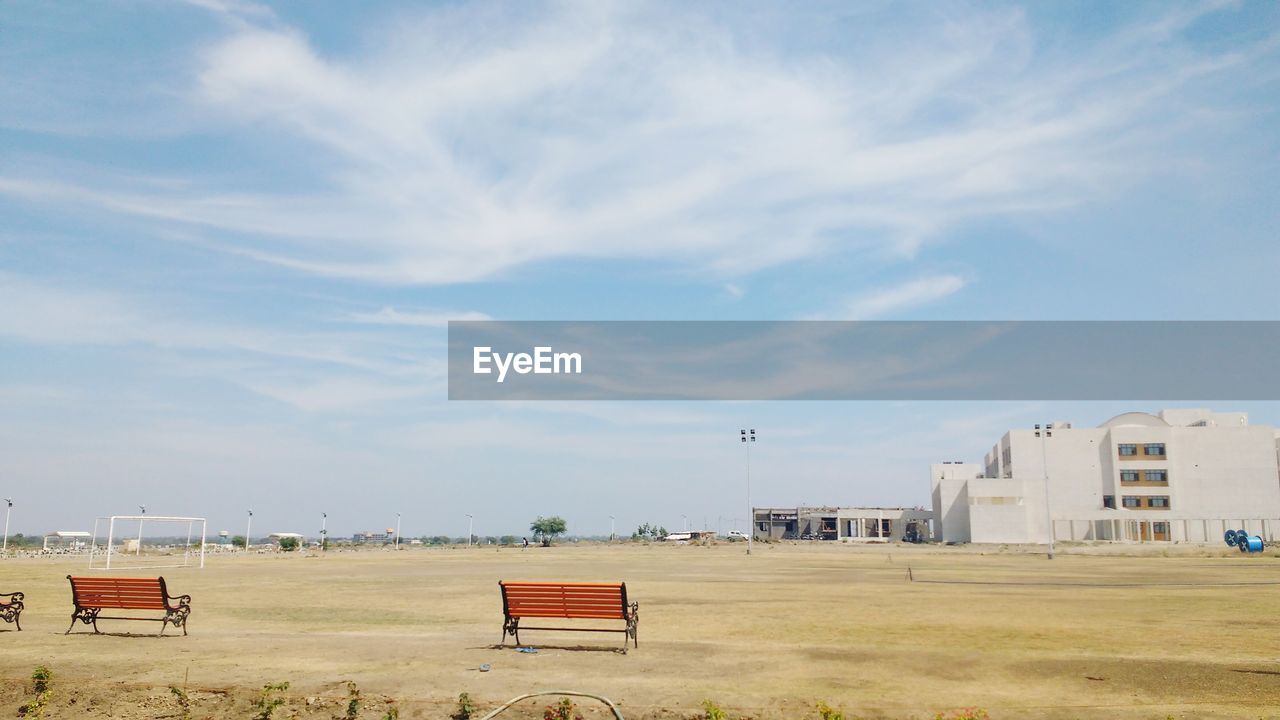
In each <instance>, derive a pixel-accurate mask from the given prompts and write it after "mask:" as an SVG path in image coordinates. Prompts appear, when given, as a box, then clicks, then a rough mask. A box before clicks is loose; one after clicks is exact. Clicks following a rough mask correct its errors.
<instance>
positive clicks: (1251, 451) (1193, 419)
mask: <svg viewBox="0 0 1280 720" xmlns="http://www.w3.org/2000/svg"><path fill="white" fill-rule="evenodd" d="M930 473H931V481H932V487H933V508H934V513H935V516H936V517H937V519H938V524H939V525H940V526H941V527H940V537H939V539H940V540H942V541H943V542H978V543H1045V542H1048V539H1049V528H1050V527H1052V531H1053V537H1054V538H1055V539H1056V540H1120V541H1160V542H1164V541H1171V542H1194V543H1201V542H1221V541H1222V536H1223V534H1224V533H1225V532H1226V531H1227V530H1228V529H1242V528H1243V529H1245V530H1248V531H1249V532H1250V533H1253V534H1258V535H1262V536H1263V537H1264V538H1265V539H1267V540H1274V539H1276V537H1277V536H1278V535H1280V432H1277V430H1276V428H1274V427H1270V426H1265V425H1250V424H1249V420H1248V416H1247V415H1246V414H1245V413H1215V412H1211V411H1209V410H1199V409H1193V410H1164V411H1162V412H1161V413H1160V414H1159V415H1151V414H1148V413H1143V412H1131V413H1125V414H1123V415H1118V416H1116V417H1114V418H1112V419H1110V420H1108V421H1106V422H1105V423H1103V424H1102V425H1100V426H1098V427H1096V428H1074V427H1072V426H1071V425H1070V424H1069V423H1051V424H1049V425H1047V426H1046V427H1044V428H1038V429H1037V428H1031V429H1027V430H1010V431H1009V432H1008V433H1005V435H1004V437H1003V438H1001V439H1000V442H999V443H998V444H996V446H995V447H993V448H992V449H991V452H990V453H988V454H987V456H986V458H985V460H984V463H983V464H982V465H976V464H971V463H940V464H935V465H932V466H930ZM1046 487H1047V489H1048V502H1047V504H1046V494H1045V490H1046ZM1050 518H1052V519H1050Z"/></svg>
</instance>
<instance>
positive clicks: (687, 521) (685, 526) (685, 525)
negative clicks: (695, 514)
mask: <svg viewBox="0 0 1280 720" xmlns="http://www.w3.org/2000/svg"><path fill="white" fill-rule="evenodd" d="M680 517H682V518H684V531H685V532H689V516H688V515H685V514H684V513H681V514H680Z"/></svg>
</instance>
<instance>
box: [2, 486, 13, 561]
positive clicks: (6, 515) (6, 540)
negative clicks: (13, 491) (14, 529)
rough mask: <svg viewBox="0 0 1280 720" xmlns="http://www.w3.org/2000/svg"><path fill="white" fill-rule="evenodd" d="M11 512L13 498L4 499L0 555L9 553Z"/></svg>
mask: <svg viewBox="0 0 1280 720" xmlns="http://www.w3.org/2000/svg"><path fill="white" fill-rule="evenodd" d="M12 511H13V498H5V499H4V544H3V546H0V553H4V554H6V555H7V554H8V553H9V513H10V512H12Z"/></svg>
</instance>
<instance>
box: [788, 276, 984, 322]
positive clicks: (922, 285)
mask: <svg viewBox="0 0 1280 720" xmlns="http://www.w3.org/2000/svg"><path fill="white" fill-rule="evenodd" d="M968 284H969V281H968V280H967V279H966V278H963V277H961V276H959V275H930V276H927V277H921V278H916V279H914V280H908V281H907V282H904V283H900V284H898V285H891V286H887V287H880V288H876V289H873V290H870V291H867V292H865V293H863V294H860V295H856V296H854V297H852V298H848V299H846V300H845V301H844V302H843V303H842V304H841V305H839V306H838V307H836V308H835V309H834V310H833V311H832V312H829V313H825V314H821V315H814V316H811V317H809V318H807V319H810V320H866V319H870V318H877V317H884V316H886V315H892V314H893V313H895V312H899V311H902V310H910V309H913V308H917V307H920V306H922V305H928V304H929V303H933V302H937V301H939V300H942V299H944V298H947V297H949V296H951V295H954V294H955V293H957V292H960V291H961V290H963V289H964V288H965V286H966V285H968Z"/></svg>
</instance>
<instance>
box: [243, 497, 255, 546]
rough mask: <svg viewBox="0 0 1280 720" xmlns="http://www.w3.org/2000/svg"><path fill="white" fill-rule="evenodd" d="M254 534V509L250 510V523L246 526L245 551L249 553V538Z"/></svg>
mask: <svg viewBox="0 0 1280 720" xmlns="http://www.w3.org/2000/svg"><path fill="white" fill-rule="evenodd" d="M252 532H253V508H249V521H248V522H247V523H246V524H245V526H244V551H245V552H249V538H250V537H251V533H252Z"/></svg>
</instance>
